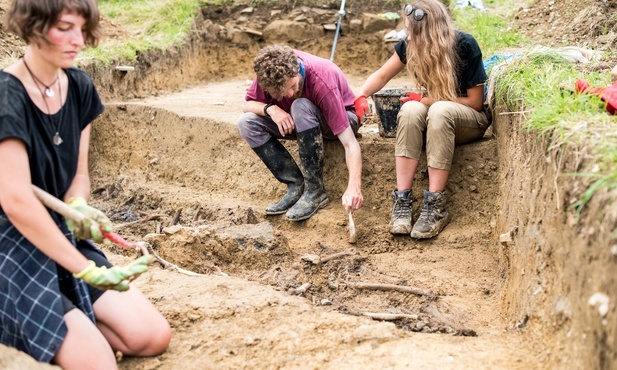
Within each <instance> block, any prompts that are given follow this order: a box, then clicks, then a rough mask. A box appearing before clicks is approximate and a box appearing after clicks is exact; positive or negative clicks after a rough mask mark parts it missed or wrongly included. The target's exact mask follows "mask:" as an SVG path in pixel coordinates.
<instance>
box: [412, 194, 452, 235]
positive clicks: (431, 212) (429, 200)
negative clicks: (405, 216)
mask: <svg viewBox="0 0 617 370" xmlns="http://www.w3.org/2000/svg"><path fill="white" fill-rule="evenodd" d="M422 198H423V199H422V211H421V212H420V218H418V221H416V223H415V225H413V230H411V234H410V236H411V237H412V238H414V239H429V238H432V237H434V236H436V235H437V234H439V232H440V231H441V230H443V228H444V227H445V226H446V225H447V224H448V222H449V221H450V214H449V213H448V211H447V210H446V192H445V191H438V192H435V193H431V192H430V191H428V190H424V193H423V194H422Z"/></svg>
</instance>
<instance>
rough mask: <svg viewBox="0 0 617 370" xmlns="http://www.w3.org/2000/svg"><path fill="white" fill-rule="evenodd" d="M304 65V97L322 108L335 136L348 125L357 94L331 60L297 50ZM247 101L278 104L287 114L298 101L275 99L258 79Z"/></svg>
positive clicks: (249, 91)
mask: <svg viewBox="0 0 617 370" xmlns="http://www.w3.org/2000/svg"><path fill="white" fill-rule="evenodd" d="M294 52H295V53H296V55H297V56H298V58H299V59H301V60H302V62H303V63H304V68H305V75H304V87H303V89H302V94H301V95H300V97H301V98H306V99H309V100H310V101H311V102H313V104H315V105H317V106H318V107H319V108H321V110H322V112H323V115H324V117H325V119H326V122H328V126H330V129H332V132H333V133H334V135H338V134H340V133H341V132H343V131H344V130H345V129H346V128H347V127H348V126H349V120H348V118H347V113H346V110H347V109H352V107H353V101H354V98H355V95H354V93H353V91H352V90H351V87H349V84H348V83H347V79H346V78H345V75H344V74H343V71H341V69H340V68H339V67H338V66H337V65H336V64H334V63H332V62H331V61H330V60H328V59H324V58H320V57H317V56H315V55H311V54H309V53H305V52H303V51H299V50H294ZM245 100H246V101H251V100H254V101H260V102H262V103H275V104H276V105H277V106H279V107H280V108H281V109H283V110H284V111H285V112H287V113H289V112H290V110H291V103H293V101H294V100H295V99H290V98H283V99H282V100H275V99H273V98H272V97H271V96H270V94H268V93H266V92H265V91H264V90H263V89H262V88H261V86H259V84H258V83H257V78H255V80H254V81H253V84H252V85H251V87H249V89H248V91H247V92H246V97H245Z"/></svg>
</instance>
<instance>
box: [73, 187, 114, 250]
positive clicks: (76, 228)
mask: <svg viewBox="0 0 617 370" xmlns="http://www.w3.org/2000/svg"><path fill="white" fill-rule="evenodd" d="M66 203H67V204H68V205H69V206H70V207H71V208H73V209H75V210H76V211H78V212H79V213H81V214H83V215H84V216H86V218H85V219H83V220H82V221H80V222H79V221H78V222H76V221H73V220H69V219H68V218H65V221H66V226H68V228H69V230H70V231H71V232H72V233H73V236H74V237H75V239H79V240H84V239H92V241H94V242H95V243H105V244H106V245H110V244H111V241H109V240H108V239H105V238H104V237H103V234H102V233H101V230H103V231H106V232H111V226H112V225H111V221H110V220H109V218H107V216H105V214H104V213H103V212H101V211H99V210H98V209H96V208H94V207H90V206H89V205H88V203H87V202H86V200H85V199H84V198H81V197H73V198H70V199H69V200H68V201H67V202H66ZM91 221H94V222H96V224H93V223H92V222H91ZM97 224H98V225H97Z"/></svg>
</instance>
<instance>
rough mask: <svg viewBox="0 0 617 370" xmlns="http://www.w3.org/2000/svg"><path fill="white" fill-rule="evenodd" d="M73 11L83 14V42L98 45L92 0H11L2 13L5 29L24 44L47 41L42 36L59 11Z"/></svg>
mask: <svg viewBox="0 0 617 370" xmlns="http://www.w3.org/2000/svg"><path fill="white" fill-rule="evenodd" d="M65 10H66V11H69V12H76V13H77V14H79V15H81V16H82V17H84V19H85V20H86V23H85V25H84V33H85V40H84V43H85V44H86V45H87V46H93V47H94V46H96V45H98V42H99V39H100V38H101V36H102V33H101V30H100V27H99V17H100V16H99V9H98V4H97V2H96V0H13V2H12V4H11V7H10V8H9V10H8V11H7V12H6V14H5V24H6V26H7V29H8V30H9V31H11V32H13V33H14V34H16V35H17V36H19V37H21V38H22V39H23V40H24V41H25V42H26V43H27V44H30V43H31V42H41V41H43V42H48V41H47V39H46V38H45V36H46V35H47V32H49V29H50V28H51V27H53V26H54V25H55V24H56V23H57V22H58V21H59V20H60V16H61V15H62V12H63V11H65Z"/></svg>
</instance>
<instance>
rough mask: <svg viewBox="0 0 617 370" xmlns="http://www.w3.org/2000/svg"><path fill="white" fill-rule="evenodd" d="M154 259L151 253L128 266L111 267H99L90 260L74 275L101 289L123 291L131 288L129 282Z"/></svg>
mask: <svg viewBox="0 0 617 370" xmlns="http://www.w3.org/2000/svg"><path fill="white" fill-rule="evenodd" d="M154 260H155V258H154V256H153V255H151V254H149V255H147V256H141V257H139V258H138V259H136V260H135V261H133V262H131V263H130V264H129V265H127V266H124V267H120V266H114V267H112V268H110V269H108V268H107V267H106V266H101V267H97V266H96V265H95V264H94V262H93V261H90V264H89V265H88V267H86V268H85V269H84V270H83V271H81V272H79V273H76V274H73V276H74V277H75V278H77V279H82V280H83V281H85V282H86V283H88V284H89V285H92V286H93V287H95V288H98V289H101V290H109V289H113V290H119V291H121V292H123V291H125V290H128V289H129V282H130V281H132V280H134V279H135V278H137V277H138V276H139V275H141V274H143V273H144V272H146V270H148V264H150V263H152V262H154Z"/></svg>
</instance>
